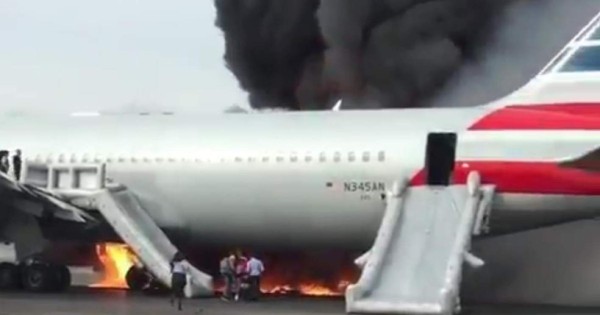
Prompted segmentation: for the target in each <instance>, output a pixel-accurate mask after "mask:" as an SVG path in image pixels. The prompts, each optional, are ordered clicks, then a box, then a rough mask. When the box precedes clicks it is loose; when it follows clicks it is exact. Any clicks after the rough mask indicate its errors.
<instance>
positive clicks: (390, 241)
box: [346, 172, 494, 315]
mask: <svg viewBox="0 0 600 315" xmlns="http://www.w3.org/2000/svg"><path fill="white" fill-rule="evenodd" d="M493 194H494V187H493V186H484V185H481V182H480V177H479V174H478V173H476V172H472V173H471V174H469V176H468V180H467V184H466V185H450V186H417V187H407V185H406V184H402V183H401V182H397V183H395V184H394V186H393V189H392V191H391V192H388V196H387V197H388V198H387V199H386V200H387V207H386V210H385V214H384V217H383V219H382V223H381V226H380V228H379V231H378V233H377V236H376V239H375V242H374V244H373V246H372V248H371V249H370V250H369V251H368V252H367V253H366V254H365V255H363V256H361V257H359V258H358V259H357V260H356V264H358V265H359V266H361V267H362V269H363V271H362V275H361V277H360V279H359V280H358V282H357V283H356V284H354V285H351V286H349V287H348V289H347V291H346V311H347V312H348V313H379V314H431V315H433V314H436V315H437V314H441V315H447V314H453V313H456V312H458V311H459V310H460V301H459V289H460V284H461V276H462V266H463V262H467V263H468V264H469V265H471V266H474V267H480V266H482V265H483V261H481V260H480V259H478V258H477V257H475V256H473V255H472V254H470V253H469V250H470V245H471V238H472V236H473V235H477V234H480V233H483V232H485V228H486V226H487V220H488V218H489V211H490V208H491V207H490V205H491V200H492V196H493Z"/></svg>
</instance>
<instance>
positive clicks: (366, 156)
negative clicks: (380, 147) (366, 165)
mask: <svg viewBox="0 0 600 315" xmlns="http://www.w3.org/2000/svg"><path fill="white" fill-rule="evenodd" d="M370 159H371V155H370V154H369V152H368V151H365V152H363V154H362V161H363V162H369V160H370Z"/></svg>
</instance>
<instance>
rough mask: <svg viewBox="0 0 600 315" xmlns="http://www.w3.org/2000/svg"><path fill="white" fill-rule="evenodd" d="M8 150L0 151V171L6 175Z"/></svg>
mask: <svg viewBox="0 0 600 315" xmlns="http://www.w3.org/2000/svg"><path fill="white" fill-rule="evenodd" d="M8 169H9V163H8V151H4V150H2V151H0V172H1V173H4V174H7V175H8Z"/></svg>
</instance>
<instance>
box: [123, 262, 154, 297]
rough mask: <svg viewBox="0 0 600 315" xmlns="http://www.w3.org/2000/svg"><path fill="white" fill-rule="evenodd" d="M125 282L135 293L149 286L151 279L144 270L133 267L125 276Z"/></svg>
mask: <svg viewBox="0 0 600 315" xmlns="http://www.w3.org/2000/svg"><path fill="white" fill-rule="evenodd" d="M125 281H127V286H128V287H129V289H131V290H133V291H141V290H142V289H144V288H145V287H146V286H147V285H148V282H149V281H150V277H149V276H148V274H146V271H144V270H143V269H140V268H138V267H136V266H132V267H131V268H129V270H128V271H127V274H126V275H125Z"/></svg>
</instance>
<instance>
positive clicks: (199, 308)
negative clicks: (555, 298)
mask: <svg viewBox="0 0 600 315" xmlns="http://www.w3.org/2000/svg"><path fill="white" fill-rule="evenodd" d="M463 313H464V314H468V315H501V314H514V315H537V314H557V315H558V314H560V315H570V314H600V309H590V308H560V307H540V306H537V307H533V306H529V307H524V306H491V305H487V306H465V307H464V311H463ZM21 314H23V315H25V314H27V315H75V314H77V315H109V314H114V315H126V314H132V315H134V314H135V315H137V314H143V315H155V314H182V315H183V314H186V315H188V314H189V315H199V314H202V315H204V314H207V315H208V314H210V315H237V314H240V315H241V314H244V315H271V314H273V315H276V314H277V315H279V314H281V315H308V314H317V315H320V314H322V315H329V314H331V315H333V314H335V315H340V314H345V312H344V300H343V299H342V298H307V297H286V296H267V297H264V298H263V299H262V300H261V301H259V302H255V303H244V302H223V301H221V300H219V299H214V298H213V299H194V300H185V301H184V305H183V311H181V312H178V311H177V310H176V309H175V308H174V307H172V306H171V305H170V303H169V299H168V297H166V296H147V295H143V294H137V293H130V292H126V291H120V290H105V289H71V290H70V291H68V292H65V293H58V294H35V293H24V292H2V293H0V315H21Z"/></svg>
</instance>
